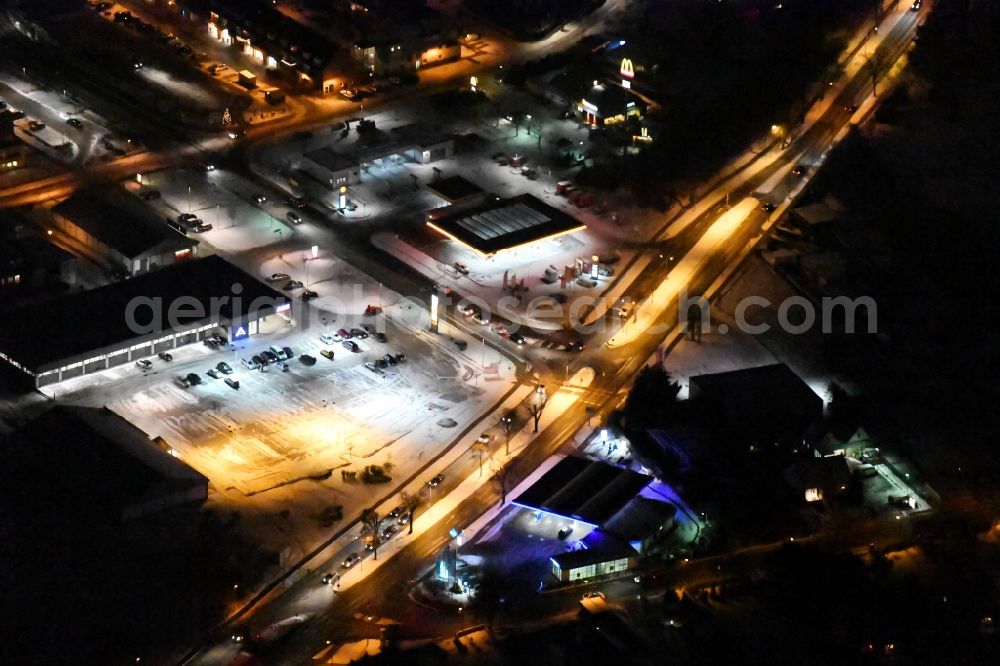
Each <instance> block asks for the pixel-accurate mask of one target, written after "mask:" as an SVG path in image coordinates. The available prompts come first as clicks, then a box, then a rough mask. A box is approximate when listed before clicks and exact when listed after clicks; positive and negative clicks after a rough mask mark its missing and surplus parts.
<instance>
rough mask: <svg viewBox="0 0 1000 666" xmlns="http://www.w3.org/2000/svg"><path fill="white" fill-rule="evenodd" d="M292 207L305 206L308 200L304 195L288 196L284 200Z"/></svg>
mask: <svg viewBox="0 0 1000 666" xmlns="http://www.w3.org/2000/svg"><path fill="white" fill-rule="evenodd" d="M286 201H287V202H288V205H289V206H291V207H292V208H305V207H306V206H307V205H309V201H308V200H307V199H306V198H305V197H288V199H287V200H286Z"/></svg>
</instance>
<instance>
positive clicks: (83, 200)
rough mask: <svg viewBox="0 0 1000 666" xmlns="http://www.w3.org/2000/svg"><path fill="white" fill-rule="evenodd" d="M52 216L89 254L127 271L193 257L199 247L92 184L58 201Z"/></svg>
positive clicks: (132, 272)
mask: <svg viewBox="0 0 1000 666" xmlns="http://www.w3.org/2000/svg"><path fill="white" fill-rule="evenodd" d="M52 222H53V225H54V226H55V227H56V228H57V229H59V230H60V231H61V232H62V233H63V234H65V235H66V236H68V237H69V238H70V239H72V243H73V244H74V245H78V246H79V248H80V250H81V252H83V253H84V254H86V255H88V257H89V258H91V259H95V260H97V261H98V262H100V263H103V264H104V265H105V266H107V267H109V268H112V269H120V270H122V271H124V272H125V273H126V274H127V275H139V274H141V273H146V272H149V271H154V270H156V269H157V268H162V267H164V266H170V265H171V264H174V263H176V262H178V261H185V260H187V259H191V258H192V257H194V256H195V253H196V252H197V247H198V241H196V240H194V239H192V238H188V237H187V236H185V235H184V234H182V233H180V232H179V231H177V230H176V229H173V228H172V227H169V226H167V224H166V223H165V222H164V221H163V220H162V219H156V218H155V217H153V216H152V215H151V214H150V213H149V211H148V210H145V209H143V208H140V207H139V206H138V205H137V204H135V203H134V202H127V201H124V200H119V199H117V198H115V197H114V196H111V195H105V194H102V193H98V192H97V191H95V190H82V191H80V192H77V193H75V194H73V195H72V196H71V197H69V198H68V199H66V200H65V201H63V202H62V203H60V204H59V205H57V206H56V207H55V208H53V209H52Z"/></svg>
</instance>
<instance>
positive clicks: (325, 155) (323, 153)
mask: <svg viewBox="0 0 1000 666" xmlns="http://www.w3.org/2000/svg"><path fill="white" fill-rule="evenodd" d="M304 156H305V158H306V159H308V160H311V161H313V162H315V163H316V164H318V165H320V166H321V167H323V168H324V169H327V170H329V171H340V170H342V169H348V168H350V167H356V166H358V163H357V162H356V161H354V160H353V159H351V158H349V157H346V156H344V155H341V154H340V153H338V152H337V151H336V150H334V149H333V148H331V147H330V146H323V147H322V148H317V149H316V150H310V151H308V152H307V153H305V155H304Z"/></svg>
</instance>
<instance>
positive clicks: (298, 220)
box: [285, 210, 302, 224]
mask: <svg viewBox="0 0 1000 666" xmlns="http://www.w3.org/2000/svg"><path fill="white" fill-rule="evenodd" d="M285 219H286V220H288V221H289V222H291V223H292V224H302V216H301V215H299V214H298V213H296V212H295V211H294V210H290V211H288V212H287V213H286V214H285Z"/></svg>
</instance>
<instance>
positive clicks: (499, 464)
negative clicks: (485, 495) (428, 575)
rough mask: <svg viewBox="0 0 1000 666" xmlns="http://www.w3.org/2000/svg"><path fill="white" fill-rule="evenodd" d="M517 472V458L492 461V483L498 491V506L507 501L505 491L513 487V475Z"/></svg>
mask: <svg viewBox="0 0 1000 666" xmlns="http://www.w3.org/2000/svg"><path fill="white" fill-rule="evenodd" d="M516 474H517V459H516V458H509V459H507V460H500V461H495V462H494V463H493V483H495V484H496V486H497V490H498V491H500V506H503V505H504V504H506V503H507V493H508V492H510V491H511V489H512V488H513V487H514V477H515V475H516Z"/></svg>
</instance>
